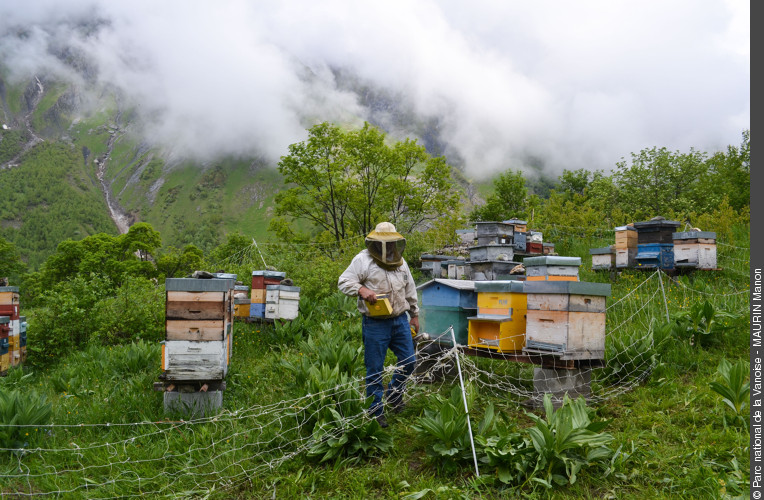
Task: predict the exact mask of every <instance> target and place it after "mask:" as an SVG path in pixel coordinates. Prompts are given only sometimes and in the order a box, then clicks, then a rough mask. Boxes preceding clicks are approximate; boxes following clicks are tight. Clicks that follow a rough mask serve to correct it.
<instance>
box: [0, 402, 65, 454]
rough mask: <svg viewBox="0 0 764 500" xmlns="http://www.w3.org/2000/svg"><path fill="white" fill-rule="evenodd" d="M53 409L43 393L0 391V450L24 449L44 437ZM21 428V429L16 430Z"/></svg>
mask: <svg viewBox="0 0 764 500" xmlns="http://www.w3.org/2000/svg"><path fill="white" fill-rule="evenodd" d="M52 414H53V408H52V406H51V404H50V403H49V402H48V401H47V399H46V397H45V395H44V394H38V393H37V392H36V391H33V390H32V391H20V390H18V389H14V390H7V389H3V388H0V423H2V424H3V425H0V448H16V449H18V448H25V447H26V446H28V445H29V444H30V443H32V442H34V441H35V439H37V438H38V437H39V436H41V435H42V434H43V432H42V431H41V429H39V428H35V427H34V426H38V425H45V424H47V423H48V422H50V418H51V415H52ZM17 426H18V427H17Z"/></svg>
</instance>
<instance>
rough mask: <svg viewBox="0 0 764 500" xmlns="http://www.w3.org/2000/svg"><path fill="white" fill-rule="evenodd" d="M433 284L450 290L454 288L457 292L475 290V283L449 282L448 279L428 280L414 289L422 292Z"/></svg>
mask: <svg viewBox="0 0 764 500" xmlns="http://www.w3.org/2000/svg"><path fill="white" fill-rule="evenodd" d="M435 284H440V285H446V286H450V287H451V288H456V289H457V290H474V289H475V282H474V281H472V280H449V279H443V278H435V279H434V280H430V281H428V282H427V283H422V284H421V285H419V286H418V287H416V289H417V290H423V289H425V288H428V287H430V286H432V285H435Z"/></svg>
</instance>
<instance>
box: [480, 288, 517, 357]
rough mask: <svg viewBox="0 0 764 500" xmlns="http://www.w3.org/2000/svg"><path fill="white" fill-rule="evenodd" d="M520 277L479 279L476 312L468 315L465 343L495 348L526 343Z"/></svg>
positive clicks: (512, 349)
mask: <svg viewBox="0 0 764 500" xmlns="http://www.w3.org/2000/svg"><path fill="white" fill-rule="evenodd" d="M524 286H525V284H524V282H522V281H478V282H476V283H475V292H477V315H476V316H472V317H470V318H468V319H469V333H468V340H467V344H468V345H469V346H470V347H477V348H487V349H492V350H496V351H498V352H515V351H519V350H521V349H522V348H523V346H524V345H525V314H526V307H527V298H526V295H525V291H524Z"/></svg>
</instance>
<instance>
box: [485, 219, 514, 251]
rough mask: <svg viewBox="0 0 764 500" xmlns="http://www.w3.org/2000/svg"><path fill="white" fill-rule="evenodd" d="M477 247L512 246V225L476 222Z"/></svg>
mask: <svg viewBox="0 0 764 500" xmlns="http://www.w3.org/2000/svg"><path fill="white" fill-rule="evenodd" d="M475 226H476V227H477V230H476V232H477V246H485V245H512V243H513V235H514V232H515V229H514V225H512V224H508V223H506V222H490V221H488V222H477V223H475Z"/></svg>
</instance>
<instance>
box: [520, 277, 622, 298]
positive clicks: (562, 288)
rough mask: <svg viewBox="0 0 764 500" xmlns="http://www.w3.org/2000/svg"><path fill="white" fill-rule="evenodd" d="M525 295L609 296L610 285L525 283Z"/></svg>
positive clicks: (576, 282)
mask: <svg viewBox="0 0 764 500" xmlns="http://www.w3.org/2000/svg"><path fill="white" fill-rule="evenodd" d="M525 293H568V294H573V295H601V296H605V297H607V296H609V295H610V284H608V283H590V282H586V281H526V282H525Z"/></svg>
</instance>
